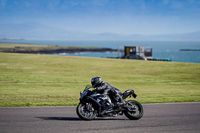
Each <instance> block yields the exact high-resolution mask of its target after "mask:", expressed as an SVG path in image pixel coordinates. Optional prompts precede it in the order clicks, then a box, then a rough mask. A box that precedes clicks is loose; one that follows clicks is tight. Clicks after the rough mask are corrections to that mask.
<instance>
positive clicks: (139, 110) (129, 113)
mask: <svg viewBox="0 0 200 133" xmlns="http://www.w3.org/2000/svg"><path fill="white" fill-rule="evenodd" d="M127 103H128V106H131V109H127V110H126V111H124V114H125V116H126V117H127V118H129V119H131V120H138V119H140V118H142V116H143V107H142V105H141V104H140V103H139V102H138V101H135V100H129V101H127Z"/></svg>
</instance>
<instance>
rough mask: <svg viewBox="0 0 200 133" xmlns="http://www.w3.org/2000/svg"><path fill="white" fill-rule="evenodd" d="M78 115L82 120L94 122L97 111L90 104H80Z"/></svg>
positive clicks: (77, 110) (77, 109)
mask: <svg viewBox="0 0 200 133" xmlns="http://www.w3.org/2000/svg"><path fill="white" fill-rule="evenodd" d="M76 113H77V115H78V116H79V118H81V119H82V120H93V119H94V118H95V117H96V114H97V111H96V110H95V109H94V108H93V107H92V106H90V104H89V105H86V104H82V103H79V105H78V106H77V108H76Z"/></svg>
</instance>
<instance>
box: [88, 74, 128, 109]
mask: <svg viewBox="0 0 200 133" xmlns="http://www.w3.org/2000/svg"><path fill="white" fill-rule="evenodd" d="M91 84H92V87H93V88H96V89H95V91H96V92H98V93H100V94H107V92H109V93H110V94H111V95H112V96H113V97H115V99H116V102H115V107H117V106H122V107H123V106H124V105H125V104H126V102H125V101H124V99H123V98H122V97H121V95H120V94H121V93H122V92H121V91H120V90H118V89H117V88H115V87H113V86H112V85H110V84H109V83H106V82H104V81H102V78H101V77H98V76H97V77H93V78H92V79H91ZM110 102H111V101H110ZM110 105H111V106H110V108H112V103H110Z"/></svg>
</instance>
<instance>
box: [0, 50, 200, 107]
mask: <svg viewBox="0 0 200 133" xmlns="http://www.w3.org/2000/svg"><path fill="white" fill-rule="evenodd" d="M94 76H101V77H102V78H103V80H104V81H106V82H108V83H110V84H112V85H113V86H115V87H116V88H118V89H120V90H122V91H125V90H127V89H134V90H136V93H137V95H138V97H137V99H136V100H138V101H139V102H141V103H166V102H197V101H200V64H195V63H175V62H156V61H140V60H125V59H106V58H88V57H87V58H86V57H67V56H52V55H37V54H14V53H0V107H12V106H70V105H77V104H78V101H79V92H80V91H82V90H83V89H84V87H85V85H87V84H90V79H91V78H92V77H94Z"/></svg>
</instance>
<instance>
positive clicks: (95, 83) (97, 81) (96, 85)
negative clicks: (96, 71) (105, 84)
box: [91, 77, 102, 88]
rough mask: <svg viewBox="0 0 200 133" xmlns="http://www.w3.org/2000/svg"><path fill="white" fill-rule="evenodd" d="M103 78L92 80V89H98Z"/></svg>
mask: <svg viewBox="0 0 200 133" xmlns="http://www.w3.org/2000/svg"><path fill="white" fill-rule="evenodd" d="M101 79H102V78H101V77H93V78H92V79H91V84H92V87H93V88H95V87H98V86H99V85H100V84H101Z"/></svg>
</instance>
